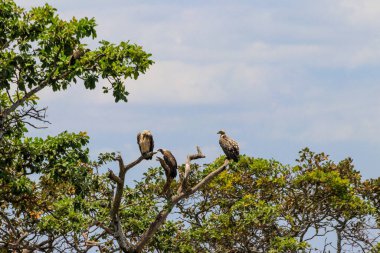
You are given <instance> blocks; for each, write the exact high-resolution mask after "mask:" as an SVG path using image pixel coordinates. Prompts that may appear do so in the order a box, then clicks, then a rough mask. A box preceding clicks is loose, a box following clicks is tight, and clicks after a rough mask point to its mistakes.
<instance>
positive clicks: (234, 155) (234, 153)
mask: <svg viewBox="0 0 380 253" xmlns="http://www.w3.org/2000/svg"><path fill="white" fill-rule="evenodd" d="M218 134H220V138H219V144H220V146H221V147H222V149H223V152H224V154H226V156H227V159H229V160H230V159H232V160H234V161H235V162H237V161H239V145H238V143H237V142H236V141H234V140H233V139H231V138H230V137H228V136H227V135H226V133H225V132H224V131H223V130H220V131H219V132H218Z"/></svg>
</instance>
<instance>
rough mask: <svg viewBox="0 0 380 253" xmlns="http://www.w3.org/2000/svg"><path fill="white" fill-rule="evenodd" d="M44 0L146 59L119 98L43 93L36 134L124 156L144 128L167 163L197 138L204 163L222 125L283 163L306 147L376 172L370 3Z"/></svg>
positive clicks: (374, 23) (379, 145) (378, 67)
mask: <svg viewBox="0 0 380 253" xmlns="http://www.w3.org/2000/svg"><path fill="white" fill-rule="evenodd" d="M17 2H18V3H19V4H20V5H22V6H25V7H27V8H29V7H30V6H35V5H37V4H42V3H44V1H35V0H33V1H32V0H29V1H21V0H18V1H17ZM47 2H48V3H49V4H51V5H53V6H55V7H56V8H57V9H58V12H59V14H60V15H61V16H62V17H63V18H66V19H69V18H71V17H72V16H76V17H85V16H87V17H95V18H96V20H97V24H98V38H97V39H98V40H102V39H106V40H109V41H112V42H115V43H116V42H120V41H125V40H130V41H131V42H132V43H137V44H139V45H142V46H143V48H144V49H145V50H146V51H148V52H150V53H152V54H153V59H154V60H155V62H156V63H155V65H154V66H153V67H152V68H151V69H150V70H149V71H148V72H147V74H146V75H145V76H142V77H141V78H140V79H139V80H137V81H129V82H128V83H127V87H128V90H129V92H130V96H129V102H128V103H118V104H115V103H114V102H113V99H112V97H111V96H109V95H103V94H101V93H100V91H84V90H83V89H82V88H79V87H74V86H73V87H72V88H70V89H69V90H68V91H67V92H64V93H52V92H51V91H45V92H43V93H42V94H41V103H42V104H43V105H47V106H48V107H49V110H48V116H49V120H50V121H51V122H52V125H51V126H50V127H49V129H48V130H43V132H41V131H40V132H39V133H38V134H42V135H45V134H57V133H59V132H62V131H64V130H66V129H67V130H69V131H87V132H88V133H89V135H90V136H91V144H90V148H91V150H92V151H91V152H92V154H93V155H94V156H95V154H97V153H99V152H103V151H121V152H122V154H123V156H124V157H125V159H126V160H132V159H134V158H136V157H137V156H138V148H137V144H136V134H137V132H139V131H140V130H142V129H150V130H152V132H153V134H154V137H155V141H156V147H157V148H158V147H163V148H167V149H170V150H172V151H173V153H174V154H175V155H176V157H177V160H178V162H180V163H182V162H184V161H185V156H186V155H187V154H188V153H192V152H194V151H195V146H196V145H199V146H201V147H202V149H203V151H204V153H205V154H206V156H207V158H206V159H205V160H204V162H205V163H206V162H210V161H212V160H213V159H214V158H216V157H217V156H218V155H220V154H222V152H221V150H220V148H219V146H218V136H217V134H216V132H217V131H218V130H220V129H224V130H225V131H226V132H227V133H228V134H229V135H230V136H231V137H233V138H234V139H236V140H237V141H238V142H239V143H240V146H241V153H243V154H248V155H251V156H255V157H264V158H275V159H277V160H279V161H281V162H283V163H290V164H294V163H295V162H294V160H295V159H296V158H297V156H298V151H299V150H301V149H302V148H303V147H306V146H307V147H310V148H311V149H312V150H314V151H316V152H321V151H324V152H326V153H328V154H330V156H331V158H332V159H333V160H336V161H338V160H340V159H343V158H345V157H347V156H350V157H352V158H353V159H354V163H355V165H356V166H357V169H358V170H360V171H361V172H362V174H363V175H364V177H365V178H368V177H378V176H379V174H380V169H379V167H378V157H380V83H379V81H380V2H379V1H377V0H361V1H357V0H335V1H330V0H320V1H305V0H298V1H296V0H294V1H274V0H266V1H262V0H257V1H252V0H250V1H221V0H218V1H200V0H199V1H141V0H139V1H137V0H135V1H124V0H123V1H121V0H120V1H116V0H114V1H111V0H109V1H101V0H91V1H90V0H81V1H73V0H66V1H47ZM93 45H96V44H93ZM34 133H35V132H33V134H34ZM155 165H156V163H154V162H151V163H145V164H143V165H141V166H140V169H139V170H135V171H134V172H133V173H132V177H133V176H137V175H139V174H141V170H142V169H144V168H145V167H147V166H155Z"/></svg>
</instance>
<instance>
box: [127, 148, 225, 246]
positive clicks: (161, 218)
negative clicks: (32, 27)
mask: <svg viewBox="0 0 380 253" xmlns="http://www.w3.org/2000/svg"><path fill="white" fill-rule="evenodd" d="M200 154H201V153H200ZM198 155H199V154H198ZM201 156H203V155H202V154H201ZM201 156H199V158H201ZM189 157H191V156H189ZM189 157H188V158H189ZM196 159H197V158H196ZM190 161H191V159H188V162H189V164H190ZM228 164H229V160H227V159H226V160H225V161H224V164H223V165H222V166H221V167H219V168H218V169H217V170H215V171H213V172H211V173H210V174H208V175H207V176H206V177H205V178H204V179H203V180H202V181H200V182H199V183H198V184H197V185H195V186H194V187H193V188H191V189H190V190H189V191H186V192H181V193H179V194H177V195H175V196H173V197H172V199H171V201H170V202H169V203H168V205H167V206H166V207H165V208H164V209H163V210H161V212H160V213H159V214H158V215H157V216H156V219H155V220H154V222H152V223H151V224H150V226H149V228H148V230H146V231H145V232H144V234H143V235H142V236H141V239H140V241H139V242H138V243H137V244H136V246H135V251H134V252H137V253H139V252H141V251H142V249H143V248H144V246H145V245H146V244H147V243H148V242H149V240H150V239H151V238H152V237H153V235H154V233H155V232H156V231H157V230H158V229H159V228H160V227H161V225H162V224H163V223H164V222H165V221H166V218H167V217H168V215H169V214H170V212H171V210H172V209H173V207H174V206H175V205H176V204H177V203H178V202H179V201H180V200H182V199H184V198H187V197H188V196H190V195H191V194H193V193H195V192H196V191H198V190H199V189H201V188H202V187H203V186H204V185H206V184H207V183H208V182H210V181H211V180H212V179H213V178H215V177H216V176H218V175H219V174H220V173H221V172H223V171H224V170H225V169H226V168H227V165H228Z"/></svg>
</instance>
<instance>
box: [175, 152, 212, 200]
mask: <svg viewBox="0 0 380 253" xmlns="http://www.w3.org/2000/svg"><path fill="white" fill-rule="evenodd" d="M197 152H198V153H197V154H193V155H188V156H187V159H186V164H185V173H184V176H183V178H182V180H181V182H180V186H179V187H178V191H177V194H180V193H181V192H183V191H186V188H187V179H188V177H189V174H190V172H191V161H192V160H196V159H200V158H205V157H206V156H205V155H203V153H202V151H201V148H200V147H199V146H197Z"/></svg>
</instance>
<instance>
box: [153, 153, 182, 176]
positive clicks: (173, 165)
mask: <svg viewBox="0 0 380 253" xmlns="http://www.w3.org/2000/svg"><path fill="white" fill-rule="evenodd" d="M157 151H158V152H160V153H161V154H162V155H163V156H164V161H165V163H166V165H168V167H169V169H170V173H169V175H170V176H171V177H172V178H175V177H176V176H177V161H176V159H175V157H174V155H173V154H172V152H170V151H169V150H167V149H161V148H160V149H158V150H157Z"/></svg>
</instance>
